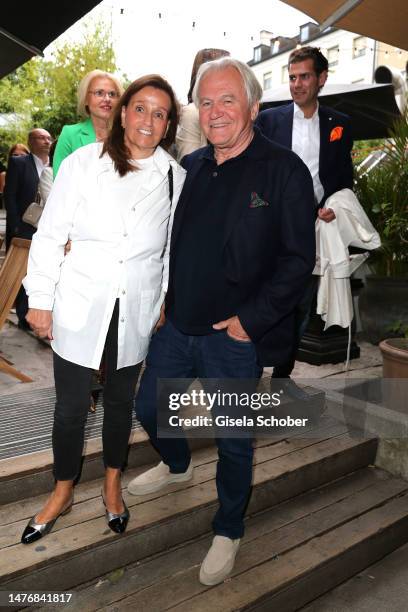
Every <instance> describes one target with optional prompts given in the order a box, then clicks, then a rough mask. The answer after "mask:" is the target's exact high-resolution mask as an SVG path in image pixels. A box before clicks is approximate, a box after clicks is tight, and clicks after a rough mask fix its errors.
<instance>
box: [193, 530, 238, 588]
mask: <svg viewBox="0 0 408 612" xmlns="http://www.w3.org/2000/svg"><path fill="white" fill-rule="evenodd" d="M239 543H240V540H231V538H226V537H225V536H219V535H216V536H215V537H214V539H213V543H212V545H211V548H210V550H209V551H208V553H207V556H206V557H205V559H204V561H203V562H202V564H201V568H200V582H201V584H206V585H214V584H218V583H220V582H222V581H223V580H225V578H226V577H227V576H228V575H229V574H230V573H231V571H232V568H233V567H234V563H235V556H236V554H237V552H238V548H239Z"/></svg>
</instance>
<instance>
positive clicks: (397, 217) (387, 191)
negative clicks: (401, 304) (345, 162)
mask: <svg viewBox="0 0 408 612" xmlns="http://www.w3.org/2000/svg"><path fill="white" fill-rule="evenodd" d="M385 150H386V151H387V157H386V159H385V160H384V161H382V162H381V163H379V164H378V165H377V166H376V167H375V168H373V169H372V170H371V171H370V172H368V173H367V174H364V173H362V174H361V175H360V176H357V181H356V195H357V197H358V199H359V200H360V203H361V205H362V206H363V208H364V210H365V211H366V213H367V215H368V217H369V218H370V220H371V222H372V224H373V225H374V227H375V229H376V230H377V231H378V233H379V234H380V237H381V242H382V246H381V248H380V249H378V250H377V251H374V253H373V256H372V259H373V263H374V266H375V268H376V271H377V274H380V275H383V276H406V275H407V274H408V111H407V112H406V113H405V116H403V117H401V118H400V119H398V120H397V121H396V122H395V124H394V127H393V130H392V131H391V139H390V140H389V141H387V144H386V148H385Z"/></svg>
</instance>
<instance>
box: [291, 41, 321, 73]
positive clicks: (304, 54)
mask: <svg viewBox="0 0 408 612" xmlns="http://www.w3.org/2000/svg"><path fill="white" fill-rule="evenodd" d="M308 59H311V60H313V68H314V71H315V73H316V75H317V76H320V75H321V74H322V72H324V71H325V70H328V69H329V62H328V61H327V59H326V58H325V56H324V55H323V53H322V52H321V51H320V49H319V47H301V48H300V49H294V51H292V53H291V54H290V55H289V59H288V67H289V66H290V65H291V64H298V63H299V62H304V61H306V60H308Z"/></svg>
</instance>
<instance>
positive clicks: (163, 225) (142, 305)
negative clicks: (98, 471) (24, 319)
mask: <svg viewBox="0 0 408 612" xmlns="http://www.w3.org/2000/svg"><path fill="white" fill-rule="evenodd" d="M101 150H102V144H101V143H93V144H90V145H87V146H85V147H81V148H80V149H78V150H77V151H75V152H74V153H72V155H70V156H69V157H67V158H66V159H65V160H64V161H63V163H62V164H61V168H60V170H59V172H58V175H57V177H56V179H55V182H54V185H53V188H52V190H51V193H50V196H49V198H48V201H47V205H46V207H45V209H44V212H43V214H42V216H41V219H40V223H39V227H38V230H37V232H36V233H35V234H34V236H33V241H32V245H31V249H30V255H29V260H28V269H27V276H26V277H25V279H24V281H23V282H24V287H25V289H26V291H27V294H28V301H29V307H30V308H39V309H43V310H52V311H53V337H54V339H53V341H52V343H51V345H52V348H53V350H54V351H55V352H56V353H57V354H58V355H60V356H61V357H62V358H64V359H67V360H68V361H71V362H73V363H77V364H79V365H82V366H86V367H90V368H94V369H97V368H99V365H100V360H101V356H102V352H103V348H104V344H105V339H106V334H107V331H108V327H109V323H110V320H111V317H112V313H113V308H114V305H115V300H116V299H117V298H118V296H119V327H118V362H117V367H118V369H119V368H123V367H126V366H130V365H134V364H136V363H139V362H140V361H142V360H143V359H144V358H145V356H146V354H147V349H148V344H149V340H150V336H151V333H152V330H153V327H154V325H155V323H156V322H157V320H158V318H159V314H160V307H161V305H162V302H163V299H164V294H165V291H166V289H167V280H168V260H169V245H170V233H171V227H172V221H173V215H174V209H175V207H176V204H177V201H178V198H179V195H180V192H181V189H182V186H183V183H184V179H185V171H184V170H183V169H182V168H181V167H180V166H179V165H178V164H177V163H176V162H175V160H174V159H173V158H172V157H171V156H170V155H169V154H168V153H166V152H165V151H164V150H163V149H161V148H160V147H158V148H157V149H156V151H155V153H154V155H153V158H152V160H151V163H149V160H148V161H146V162H142V163H141V170H139V171H136V172H131V173H128V174H127V175H126V176H125V177H122V178H121V177H119V175H118V174H117V172H115V170H114V167H113V162H112V160H111V158H110V157H109V156H108V155H107V154H105V155H104V156H103V157H102V158H100V153H101ZM170 164H171V166H172V168H173V184H174V187H173V191H174V194H173V205H172V206H171V204H170V198H169V185H168V176H167V174H168V170H169V165H170ZM68 239H70V240H71V250H70V251H69V253H67V255H66V256H64V246H65V244H66V242H67V240H68Z"/></svg>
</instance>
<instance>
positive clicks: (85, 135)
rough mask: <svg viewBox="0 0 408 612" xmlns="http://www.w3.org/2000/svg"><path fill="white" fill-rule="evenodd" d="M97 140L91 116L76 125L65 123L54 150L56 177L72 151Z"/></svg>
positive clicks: (53, 165)
mask: <svg viewBox="0 0 408 612" xmlns="http://www.w3.org/2000/svg"><path fill="white" fill-rule="evenodd" d="M92 142H96V135H95V130H94V126H93V125H92V121H91V119H90V118H88V119H85V121H82V122H81V123H75V124H74V125H64V127H63V128H62V132H61V134H60V136H59V138H58V142H57V146H56V147H55V151H54V160H53V164H52V167H53V170H54V178H55V177H56V175H57V172H58V169H59V167H60V165H61V162H62V161H63V160H64V159H65V158H66V157H68V155H70V154H71V153H73V152H74V151H76V150H77V149H79V148H80V147H83V146H85V145H87V144H91V143H92Z"/></svg>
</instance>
